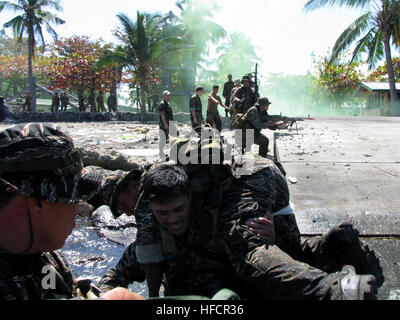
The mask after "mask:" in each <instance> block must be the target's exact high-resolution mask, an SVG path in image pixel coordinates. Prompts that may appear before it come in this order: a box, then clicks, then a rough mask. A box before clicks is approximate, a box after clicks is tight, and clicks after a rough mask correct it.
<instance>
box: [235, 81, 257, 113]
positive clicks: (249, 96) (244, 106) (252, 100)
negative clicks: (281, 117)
mask: <svg viewBox="0 0 400 320" xmlns="http://www.w3.org/2000/svg"><path fill="white" fill-rule="evenodd" d="M235 98H238V99H239V100H241V101H243V102H242V103H241V104H239V105H238V104H236V103H235V105H236V106H237V108H239V112H238V113H246V112H247V111H248V110H249V109H250V108H251V107H252V106H254V105H255V104H256V102H257V94H256V93H255V92H254V91H253V89H252V88H250V87H244V86H243V87H241V88H239V89H237V90H236V91H235V93H234V94H233V97H232V100H233V101H234V99H235Z"/></svg>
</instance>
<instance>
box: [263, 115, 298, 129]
mask: <svg viewBox="0 0 400 320" xmlns="http://www.w3.org/2000/svg"><path fill="white" fill-rule="evenodd" d="M269 118H270V119H271V121H272V122H283V124H281V125H279V124H278V126H277V129H279V130H284V129H289V132H292V130H293V127H296V130H297V134H299V127H298V125H297V122H299V121H304V120H305V118H289V117H284V116H282V115H280V116H269Z"/></svg>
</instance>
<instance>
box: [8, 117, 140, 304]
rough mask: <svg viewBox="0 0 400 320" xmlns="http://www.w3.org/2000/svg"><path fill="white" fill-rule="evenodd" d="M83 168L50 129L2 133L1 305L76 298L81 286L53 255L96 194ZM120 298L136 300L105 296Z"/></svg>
mask: <svg viewBox="0 0 400 320" xmlns="http://www.w3.org/2000/svg"><path fill="white" fill-rule="evenodd" d="M82 169H83V167H82V161H81V157H80V153H79V151H78V150H77V149H75V148H74V145H73V142H72V139H71V138H70V137H68V136H66V135H65V134H64V133H62V132H60V131H59V130H56V129H54V128H52V127H50V126H47V125H42V124H28V125H20V126H16V127H14V128H11V129H8V130H5V131H4V132H2V133H0V300H42V299H70V298H74V297H76V294H78V293H79V290H80V288H81V286H80V283H81V282H80V281H78V279H76V280H75V281H74V277H73V275H72V272H71V269H70V267H69V266H68V263H67V262H66V261H65V259H64V258H63V257H62V255H61V254H60V253H59V252H57V251H55V250H57V249H59V248H61V247H62V246H63V245H64V242H65V240H66V238H67V237H68V236H69V235H70V234H71V232H72V229H73V227H74V219H75V217H76V215H77V214H80V213H83V212H87V211H88V210H87V207H88V205H87V201H90V200H91V198H92V197H93V196H94V195H95V194H97V193H98V192H99V186H100V184H99V181H98V180H96V177H97V176H96V175H94V176H91V177H90V178H89V177H88V176H87V179H86V181H85V182H82V181H81V177H82ZM46 277H47V278H46ZM53 277H54V283H51V281H50V280H49V279H51V278H53ZM48 281H50V283H48ZM88 287H89V290H90V289H91V287H90V285H88ZM74 289H79V290H76V291H75V290H74ZM124 297H125V298H127V299H128V298H132V299H133V298H139V297H138V296H136V295H134V294H132V293H129V292H128V291H126V290H124V289H118V290H114V291H112V292H110V293H109V294H106V295H104V296H103V298H104V299H119V298H124Z"/></svg>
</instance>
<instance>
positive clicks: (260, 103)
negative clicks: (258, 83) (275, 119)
mask: <svg viewBox="0 0 400 320" xmlns="http://www.w3.org/2000/svg"><path fill="white" fill-rule="evenodd" d="M271 104H272V103H271V102H270V101H269V99H268V98H267V97H261V98H259V99H258V101H257V104H256V105H257V106H259V107H268V106H270V105H271Z"/></svg>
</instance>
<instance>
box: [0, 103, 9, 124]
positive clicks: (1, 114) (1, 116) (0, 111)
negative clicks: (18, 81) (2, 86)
mask: <svg viewBox="0 0 400 320" xmlns="http://www.w3.org/2000/svg"><path fill="white" fill-rule="evenodd" d="M6 113H7V112H6V106H5V105H4V98H3V97H0V122H3V121H4V120H6V117H7V115H6Z"/></svg>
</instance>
